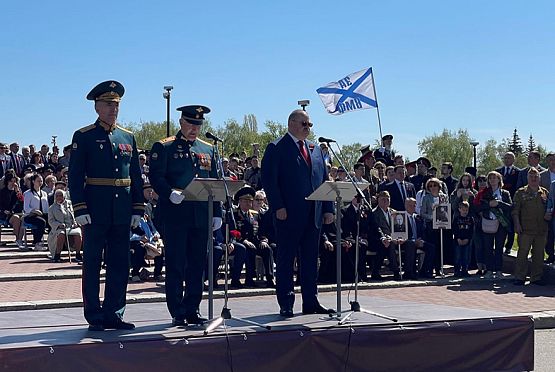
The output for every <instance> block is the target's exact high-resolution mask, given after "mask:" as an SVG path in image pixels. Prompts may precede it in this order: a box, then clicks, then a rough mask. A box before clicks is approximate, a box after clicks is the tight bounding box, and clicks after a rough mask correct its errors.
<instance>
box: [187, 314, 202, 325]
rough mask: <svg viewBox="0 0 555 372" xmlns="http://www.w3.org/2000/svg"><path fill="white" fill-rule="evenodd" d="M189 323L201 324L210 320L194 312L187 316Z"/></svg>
mask: <svg viewBox="0 0 555 372" xmlns="http://www.w3.org/2000/svg"><path fill="white" fill-rule="evenodd" d="M185 320H186V321H187V324H189V325H201V324H204V323H206V322H207V321H208V319H206V318H203V317H201V316H200V315H199V314H193V315H189V316H186V317H185Z"/></svg>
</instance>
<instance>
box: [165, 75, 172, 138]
mask: <svg viewBox="0 0 555 372" xmlns="http://www.w3.org/2000/svg"><path fill="white" fill-rule="evenodd" d="M172 89H173V86H171V85H166V86H165V87H164V90H165V92H164V94H163V97H164V98H165V99H166V137H169V136H170V97H171V91H172Z"/></svg>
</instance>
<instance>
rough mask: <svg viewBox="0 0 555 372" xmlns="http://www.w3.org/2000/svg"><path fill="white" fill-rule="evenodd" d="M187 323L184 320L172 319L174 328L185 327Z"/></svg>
mask: <svg viewBox="0 0 555 372" xmlns="http://www.w3.org/2000/svg"><path fill="white" fill-rule="evenodd" d="M186 325H187V323H186V322H185V319H183V318H172V326H173V327H184V326H186Z"/></svg>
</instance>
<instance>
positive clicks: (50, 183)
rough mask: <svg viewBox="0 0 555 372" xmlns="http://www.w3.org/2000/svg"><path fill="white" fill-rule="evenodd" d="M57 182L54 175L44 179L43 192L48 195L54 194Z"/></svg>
mask: <svg viewBox="0 0 555 372" xmlns="http://www.w3.org/2000/svg"><path fill="white" fill-rule="evenodd" d="M56 181H57V180H56V176H54V175H49V176H46V177H45V178H44V186H43V187H42V190H43V191H44V192H45V193H46V195H50V194H52V192H53V191H54V185H55V184H56Z"/></svg>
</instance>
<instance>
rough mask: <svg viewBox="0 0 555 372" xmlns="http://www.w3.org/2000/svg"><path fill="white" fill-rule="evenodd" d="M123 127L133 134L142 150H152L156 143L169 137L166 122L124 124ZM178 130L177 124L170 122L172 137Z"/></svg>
mask: <svg viewBox="0 0 555 372" xmlns="http://www.w3.org/2000/svg"><path fill="white" fill-rule="evenodd" d="M122 126H123V127H124V128H127V129H129V130H130V131H132V132H133V134H134V135H135V141H137V147H138V148H139V149H141V150H150V149H151V147H152V145H153V144H154V142H156V141H159V140H161V139H163V138H166V137H167V136H166V122H165V121H144V122H139V123H133V122H131V123H122ZM177 130H178V126H177V124H176V123H175V122H173V121H171V120H170V135H174V134H175V133H176V132H177Z"/></svg>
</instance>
